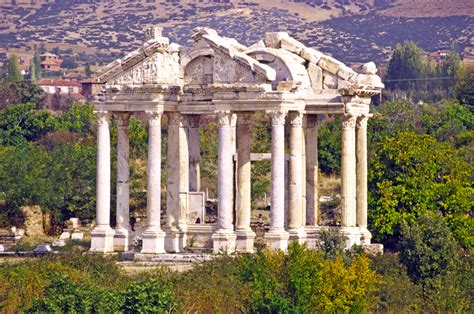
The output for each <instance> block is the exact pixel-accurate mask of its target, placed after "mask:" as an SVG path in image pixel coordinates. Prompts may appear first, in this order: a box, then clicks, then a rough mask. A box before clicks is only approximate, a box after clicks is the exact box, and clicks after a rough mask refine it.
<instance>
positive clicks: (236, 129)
mask: <svg viewBox="0 0 474 314" xmlns="http://www.w3.org/2000/svg"><path fill="white" fill-rule="evenodd" d="M146 114H147V117H148V127H149V139H148V166H147V227H146V230H145V231H144V232H143V248H142V253H153V254H158V253H164V252H181V251H182V250H183V248H184V247H185V244H186V231H187V225H186V210H187V208H188V204H187V201H188V191H198V190H199V181H200V180H199V161H200V157H199V154H200V153H199V149H198V148H196V149H193V148H192V147H191V148H190V147H189V145H188V141H190V143H194V144H193V145H192V146H193V147H194V146H197V147H199V145H198V144H199V116H189V117H186V116H183V115H181V114H180V113H178V112H171V113H167V115H168V118H169V121H168V126H169V127H168V168H167V171H168V181H167V197H166V204H167V213H166V214H167V223H166V226H165V228H164V230H162V229H161V223H160V214H161V118H162V112H160V111H147V112H146ZM216 114H217V117H218V124H219V127H218V148H219V154H218V224H217V230H216V231H215V232H214V234H213V236H212V239H213V248H214V252H215V253H221V252H226V253H231V252H233V251H234V250H237V251H239V252H252V251H253V244H254V239H255V233H254V232H253V231H252V230H251V228H250V217H251V210H250V208H251V193H250V186H251V166H250V146H251V128H252V124H251V121H252V113H239V114H238V115H235V114H233V113H232V112H231V111H219V112H217V113H216ZM96 115H97V125H98V130H97V225H96V227H95V228H94V230H93V231H92V243H91V251H94V252H102V253H107V252H113V251H114V250H115V251H126V250H128V249H129V248H130V247H131V244H132V243H131V239H132V233H131V230H130V226H129V182H128V181H129V166H128V155H129V140H128V120H129V117H130V114H129V113H118V114H117V120H118V137H117V227H116V229H115V230H113V229H111V228H110V131H109V118H110V113H108V112H106V111H98V112H96ZM269 115H270V117H271V124H272V157H271V162H272V172H271V179H272V180H271V204H272V207H271V212H270V218H271V219H270V230H269V231H268V232H267V233H265V236H264V238H265V241H266V242H267V243H268V245H269V246H270V247H271V248H273V249H282V250H286V248H287V246H288V240H289V239H292V240H296V241H298V242H300V243H303V242H304V241H305V238H306V233H305V226H306V225H309V226H317V224H318V215H319V213H318V203H319V202H318V201H319V199H318V198H319V194H318V154H317V137H318V134H317V127H318V125H317V121H318V117H317V115H307V119H306V136H305V134H304V131H303V117H304V113H303V112H299V111H295V112H290V114H289V115H288V112H287V111H281V110H278V111H270V112H269ZM287 115H288V118H289V122H290V138H289V169H288V176H289V180H288V232H287V231H286V230H285V120H286V118H287ZM236 118H237V123H235V121H236ZM368 118H369V115H368V114H367V115H361V116H353V115H345V116H343V119H342V152H341V180H342V191H341V197H342V202H341V206H342V227H343V232H345V233H346V234H347V235H348V236H349V238H350V236H351V233H354V228H358V231H357V232H358V234H359V235H360V234H362V239H361V242H362V243H370V232H369V231H368V230H367V120H368ZM196 143H197V145H196ZM235 147H237V154H236V156H237V160H236V183H237V184H236V191H235V196H236V200H235V201H236V203H235V208H236V217H235V225H236V228H235V230H234V225H233V222H234V221H233V218H234V215H233V210H234V159H233V158H234V153H235ZM356 147H357V149H356ZM303 150H305V151H303ZM304 155H305V156H304ZM303 163H304V164H303ZM303 171H304V174H303Z"/></svg>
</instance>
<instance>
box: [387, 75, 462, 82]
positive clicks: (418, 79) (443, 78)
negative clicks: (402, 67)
mask: <svg viewBox="0 0 474 314" xmlns="http://www.w3.org/2000/svg"><path fill="white" fill-rule="evenodd" d="M453 78H454V76H443V77H425V78H407V79H391V80H390V79H389V80H384V82H401V81H438V80H448V79H453Z"/></svg>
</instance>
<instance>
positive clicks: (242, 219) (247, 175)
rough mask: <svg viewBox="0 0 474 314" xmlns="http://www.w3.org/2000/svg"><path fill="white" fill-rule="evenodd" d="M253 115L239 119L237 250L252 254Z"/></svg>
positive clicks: (241, 116) (241, 115) (245, 115)
mask: <svg viewBox="0 0 474 314" xmlns="http://www.w3.org/2000/svg"><path fill="white" fill-rule="evenodd" d="M252 116H253V115H252V114H239V115H238V118H237V193H236V197H237V199H236V202H237V208H236V227H235V231H236V234H237V242H236V250H237V251H238V252H245V253H252V252H253V245H254V239H255V232H253V231H252V229H251V228H250V218H251V193H250V192H251V182H250V180H251V165H250V148H251V129H252Z"/></svg>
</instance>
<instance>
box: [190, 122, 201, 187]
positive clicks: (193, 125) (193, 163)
mask: <svg viewBox="0 0 474 314" xmlns="http://www.w3.org/2000/svg"><path fill="white" fill-rule="evenodd" d="M200 118H201V116H200V115H190V116H188V123H189V191H192V192H198V191H201V173H200V171H201V146H200V136H199V120H200Z"/></svg>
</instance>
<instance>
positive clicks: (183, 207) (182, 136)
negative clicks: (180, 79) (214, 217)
mask: <svg viewBox="0 0 474 314" xmlns="http://www.w3.org/2000/svg"><path fill="white" fill-rule="evenodd" d="M178 141H179V152H178V154H179V155H178V159H179V216H178V217H179V218H178V219H179V221H178V224H179V228H180V230H181V231H182V232H186V229H187V227H186V226H187V222H186V215H187V212H188V192H189V144H188V121H187V117H186V116H183V115H181V119H180V124H179V130H178Z"/></svg>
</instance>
